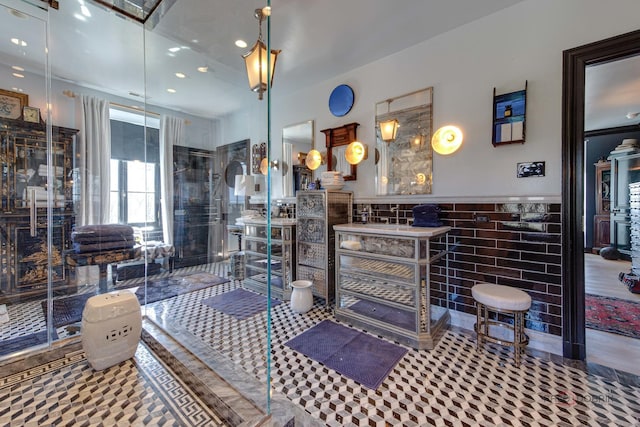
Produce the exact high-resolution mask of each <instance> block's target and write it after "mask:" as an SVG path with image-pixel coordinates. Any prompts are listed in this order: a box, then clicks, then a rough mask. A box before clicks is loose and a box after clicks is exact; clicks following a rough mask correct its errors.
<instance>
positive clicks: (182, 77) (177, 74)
mask: <svg viewBox="0 0 640 427" xmlns="http://www.w3.org/2000/svg"><path fill="white" fill-rule="evenodd" d="M176 77H177V78H179V79H184V78H185V77H187V75H186V74H185V73H176Z"/></svg>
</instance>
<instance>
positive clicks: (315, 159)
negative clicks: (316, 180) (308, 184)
mask: <svg viewBox="0 0 640 427" xmlns="http://www.w3.org/2000/svg"><path fill="white" fill-rule="evenodd" d="M324 160H325V159H323V156H322V154H321V153H320V152H319V151H318V150H311V151H309V152H308V153H307V158H306V159H305V164H306V165H307V167H308V168H309V169H311V170H312V171H314V170H316V169H318V168H319V167H320V165H322V164H324Z"/></svg>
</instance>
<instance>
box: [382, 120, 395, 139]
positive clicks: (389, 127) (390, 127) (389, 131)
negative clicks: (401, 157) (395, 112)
mask: <svg viewBox="0 0 640 427" xmlns="http://www.w3.org/2000/svg"><path fill="white" fill-rule="evenodd" d="M399 126H400V122H398V120H396V119H391V120H387V121H384V122H380V137H381V138H382V140H383V141H384V142H392V141H395V140H396V135H397V134H398V127H399Z"/></svg>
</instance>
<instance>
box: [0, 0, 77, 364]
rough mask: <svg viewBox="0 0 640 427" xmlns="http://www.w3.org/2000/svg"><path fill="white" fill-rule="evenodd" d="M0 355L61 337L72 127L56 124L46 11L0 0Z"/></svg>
mask: <svg viewBox="0 0 640 427" xmlns="http://www.w3.org/2000/svg"><path fill="white" fill-rule="evenodd" d="M0 16H2V18H0V19H1V25H0V43H3V44H4V43H6V45H4V46H2V51H3V52H4V55H3V56H2V58H1V60H0V67H1V69H3V72H2V73H0V76H1V77H0V88H2V89H1V90H0V166H1V175H0V192H1V195H2V206H1V210H0V270H1V274H0V358H3V357H9V356H11V355H15V354H19V353H21V352H24V351H26V350H28V349H31V348H35V347H38V346H46V345H47V344H48V343H49V342H50V341H52V340H55V339H57V338H58V336H57V334H56V332H55V329H54V328H53V326H52V323H51V322H50V321H47V320H46V315H47V313H48V312H50V307H51V306H50V301H51V298H52V296H53V295H55V294H59V293H66V292H68V291H69V285H68V282H67V275H66V271H65V268H64V263H63V252H64V250H65V249H67V248H68V245H69V241H68V236H69V230H70V227H71V220H72V210H73V206H72V202H71V201H70V196H71V188H70V185H71V183H70V182H69V181H68V180H67V179H66V177H67V176H68V174H69V173H70V171H71V164H72V161H73V158H72V156H73V154H72V150H73V137H74V131H73V130H70V129H66V128H59V127H55V126H51V121H50V120H49V109H48V106H50V105H51V103H50V94H49V91H50V75H49V70H48V68H47V62H48V58H47V51H48V38H47V25H48V13H47V10H46V5H45V7H44V8H40V7H36V6H33V5H31V4H28V3H25V2H17V1H12V0H1V1H0Z"/></svg>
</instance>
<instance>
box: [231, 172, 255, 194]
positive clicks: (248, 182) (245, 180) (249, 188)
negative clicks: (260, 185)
mask: <svg viewBox="0 0 640 427" xmlns="http://www.w3.org/2000/svg"><path fill="white" fill-rule="evenodd" d="M254 194H256V184H255V181H254V179H253V176H252V175H236V179H235V186H234V189H233V195H234V196H253V195H254Z"/></svg>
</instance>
